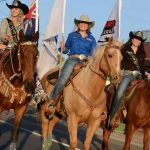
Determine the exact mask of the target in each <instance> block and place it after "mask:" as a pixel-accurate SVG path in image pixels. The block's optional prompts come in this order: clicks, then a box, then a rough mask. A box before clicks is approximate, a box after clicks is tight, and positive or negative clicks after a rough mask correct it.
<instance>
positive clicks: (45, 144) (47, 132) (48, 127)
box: [42, 116, 60, 150]
mask: <svg viewBox="0 0 150 150" xmlns="http://www.w3.org/2000/svg"><path fill="white" fill-rule="evenodd" d="M59 121H60V119H59V118H57V117H56V116H54V117H53V118H52V119H51V120H50V121H49V120H48V119H46V117H45V118H44V119H42V150H49V148H50V146H51V145H52V131H53V128H54V127H55V125H56V124H57V123H58V122H59Z"/></svg>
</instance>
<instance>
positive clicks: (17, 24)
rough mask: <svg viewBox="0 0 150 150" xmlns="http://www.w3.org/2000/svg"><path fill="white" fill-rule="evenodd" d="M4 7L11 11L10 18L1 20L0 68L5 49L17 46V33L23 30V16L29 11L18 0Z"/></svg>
mask: <svg viewBox="0 0 150 150" xmlns="http://www.w3.org/2000/svg"><path fill="white" fill-rule="evenodd" d="M6 5H7V7H8V8H9V9H10V10H11V16H10V17H8V18H5V19H3V20H2V22H1V25H0V55H1V60H0V66H2V60H3V55H5V54H4V53H3V52H4V50H5V49H6V47H13V46H14V45H17V44H18V40H19V31H20V30H22V29H23V19H24V15H25V14H27V13H28V11H29V8H28V6H27V5H25V4H23V3H21V2H20V1H18V0H14V1H13V3H12V5H8V4H7V3H6ZM4 57H5V56H4ZM1 68H2V67H1Z"/></svg>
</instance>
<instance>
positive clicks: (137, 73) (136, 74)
mask: <svg viewBox="0 0 150 150" xmlns="http://www.w3.org/2000/svg"><path fill="white" fill-rule="evenodd" d="M132 73H133V76H135V77H137V76H140V75H141V73H140V72H139V71H137V70H134V71H133V72H132Z"/></svg>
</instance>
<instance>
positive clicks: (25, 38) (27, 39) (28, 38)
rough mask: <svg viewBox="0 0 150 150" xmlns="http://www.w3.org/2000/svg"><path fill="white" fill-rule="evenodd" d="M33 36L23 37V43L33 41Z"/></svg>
mask: <svg viewBox="0 0 150 150" xmlns="http://www.w3.org/2000/svg"><path fill="white" fill-rule="evenodd" d="M33 38H34V36H33V35H31V34H29V35H25V36H24V42H27V41H33Z"/></svg>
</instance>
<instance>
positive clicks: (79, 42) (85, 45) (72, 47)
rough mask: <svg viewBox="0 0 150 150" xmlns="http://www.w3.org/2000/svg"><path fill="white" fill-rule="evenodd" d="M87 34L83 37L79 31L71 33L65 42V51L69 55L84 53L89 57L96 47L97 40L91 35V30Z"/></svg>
mask: <svg viewBox="0 0 150 150" xmlns="http://www.w3.org/2000/svg"><path fill="white" fill-rule="evenodd" d="M87 34H88V36H87V37H85V38H83V37H82V36H81V34H80V33H79V32H78V31H76V32H72V33H70V34H69V35H68V38H67V41H66V43H65V50H64V52H63V53H64V54H68V55H69V56H70V55H74V54H79V55H80V54H84V55H85V56H87V57H88V56H91V55H92V54H93V51H94V49H95V48H96V40H95V38H94V37H93V36H92V35H91V32H88V33H87ZM59 50H60V49H59Z"/></svg>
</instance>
